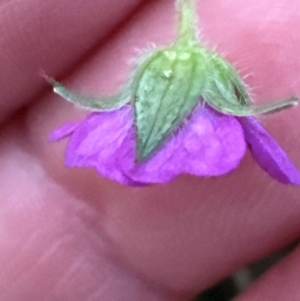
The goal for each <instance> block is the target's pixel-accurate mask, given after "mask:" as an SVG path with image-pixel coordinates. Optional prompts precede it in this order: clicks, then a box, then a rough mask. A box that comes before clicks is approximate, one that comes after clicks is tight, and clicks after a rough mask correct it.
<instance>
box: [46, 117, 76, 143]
mask: <svg viewBox="0 0 300 301" xmlns="http://www.w3.org/2000/svg"><path fill="white" fill-rule="evenodd" d="M79 124H80V123H78V122H76V123H75V122H70V123H66V124H64V125H63V126H62V127H60V128H58V129H56V130H54V131H53V132H52V133H51V134H50V135H49V137H48V139H49V140H50V141H52V142H56V141H59V140H61V139H63V138H66V137H67V136H70V135H71V134H72V133H73V132H74V131H75V130H76V128H77V127H78V125H79Z"/></svg>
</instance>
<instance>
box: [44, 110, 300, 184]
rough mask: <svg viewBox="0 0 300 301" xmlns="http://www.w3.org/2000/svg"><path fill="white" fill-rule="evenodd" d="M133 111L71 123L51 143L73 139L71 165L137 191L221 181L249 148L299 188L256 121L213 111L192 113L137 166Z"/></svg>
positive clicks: (298, 180)
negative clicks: (195, 180)
mask: <svg viewBox="0 0 300 301" xmlns="http://www.w3.org/2000/svg"><path fill="white" fill-rule="evenodd" d="M133 120H134V117H133V109H132V107H131V106H125V107H122V108H121V109H119V110H116V111H112V112H101V113H92V114H91V115H89V116H88V117H87V118H86V119H85V120H84V121H82V122H80V123H78V124H67V125H65V126H63V127H61V128H59V129H57V130H55V131H54V132H53V133H52V134H51V135H50V139H51V140H52V141H57V140H60V139H62V138H64V137H67V136H70V141H69V144H68V147H67V151H66V165H67V166H70V167H93V168H95V169H96V170H97V171H98V173H99V174H100V175H102V176H104V177H108V178H110V179H113V180H116V181H118V182H120V183H123V184H127V185H132V186H138V185H144V184H151V183H166V182H169V181H170V180H172V179H173V178H175V177H176V176H178V175H180V174H183V173H185V174H192V175H196V176H220V175H223V174H226V173H228V172H230V171H231V170H233V169H235V168H236V167H237V166H238V165H239V163H240V161H241V159H242V158H243V156H244V155H245V151H246V143H247V144H248V145H249V147H250V150H251V152H252V154H253V156H254V158H255V160H256V161H257V163H258V164H259V165H260V166H261V168H262V169H264V170H265V171H266V172H267V173H268V174H269V175H271V176H272V177H273V178H275V179H277V180H278V181H280V182H282V183H288V184H294V185H300V173H299V171H298V170H297V169H296V167H295V166H294V165H293V163H292V162H291V161H290V160H289V158H288V157H287V155H286V154H285V152H284V151H283V150H282V149H281V148H280V146H279V145H278V144H277V143H276V141H275V140H274V139H273V138H272V137H271V136H270V135H269V134H268V133H267V132H266V130H265V129H264V128H263V127H262V126H261V125H260V124H259V122H258V121H257V120H256V119H255V118H253V117H240V118H236V117H233V116H229V115H224V114H221V113H219V112H216V111H215V110H213V109H211V108H210V107H208V106H204V107H200V106H199V107H197V108H196V109H195V110H194V112H193V114H192V115H191V116H190V117H189V118H188V119H187V120H186V121H185V122H184V123H183V124H182V126H181V127H180V128H179V129H178V130H177V131H176V132H175V133H174V134H173V135H172V136H171V137H170V138H169V139H168V140H167V141H166V142H165V144H164V145H163V147H162V148H161V149H160V150H159V151H158V152H156V153H155V154H154V155H153V156H152V157H151V158H149V159H148V160H146V161H145V162H142V163H135V149H136V145H135V141H136V137H135V129H134V124H133Z"/></svg>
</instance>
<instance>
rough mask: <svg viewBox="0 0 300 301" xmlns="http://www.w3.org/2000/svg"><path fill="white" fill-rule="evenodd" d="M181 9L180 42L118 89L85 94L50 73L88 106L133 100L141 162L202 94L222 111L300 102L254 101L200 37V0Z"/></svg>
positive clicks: (182, 2) (247, 111) (186, 0)
mask: <svg viewBox="0 0 300 301" xmlns="http://www.w3.org/2000/svg"><path fill="white" fill-rule="evenodd" d="M176 9H177V12H178V19H179V22H178V38H177V40H176V41H175V43H174V44H173V45H171V46H169V47H166V48H164V49H159V50H155V51H153V52H152V53H151V54H150V55H148V56H147V57H146V58H143V59H142V60H141V62H140V63H139V64H138V66H137V67H136V70H135V72H134V75H133V77H132V78H131V79H130V80H129V81H128V83H127V84H126V85H125V87H124V88H123V89H122V90H121V91H120V92H119V93H118V94H116V95H113V96H110V97H87V96H82V95H78V94H76V93H74V92H71V91H69V90H68V89H66V88H65V87H64V86H63V85H61V84H60V83H58V82H56V81H55V80H53V79H51V78H49V77H47V78H46V79H47V80H48V81H49V82H50V83H51V84H52V85H53V86H54V91H55V92H56V93H58V94H59V95H61V96H62V97H64V98H65V99H67V100H68V101H71V102H73V103H74V104H76V105H79V106H81V107H83V108H85V109H88V110H92V111H111V110H117V109H119V108H120V107H122V106H124V105H125V104H127V103H131V104H132V106H133V108H134V113H135V117H134V122H135V128H136V162H142V161H144V160H146V159H147V158H149V157H150V156H151V155H153V154H154V153H155V152H156V151H157V150H158V149H159V148H160V147H161V146H162V145H163V143H164V142H165V141H166V140H167V139H168V138H169V137H170V136H171V135H172V134H173V133H174V132H175V131H176V130H177V129H178V128H179V127H180V125H181V124H182V123H183V121H184V120H185V119H186V118H187V116H188V115H189V114H191V112H192V111H193V109H194V108H195V106H196V105H197V104H199V103H200V101H202V99H203V100H204V101H205V102H207V103H208V104H209V105H210V106H211V107H213V108H214V109H216V110H217V111H220V112H222V113H224V114H229V115H234V116H251V115H259V114H267V113H272V112H276V111H279V110H282V109H285V108H288V107H291V106H295V105H297V104H298V100H297V99H296V98H290V99H288V100H285V101H279V102H275V103H271V104H265V105H254V104H252V103H251V101H250V97H249V94H248V92H247V86H246V84H245V83H244V81H243V80H242V79H241V77H240V76H239V74H238V73H237V71H236V70H235V69H234V67H233V66H232V65H231V64H230V63H228V62H227V61H226V60H224V59H223V58H222V57H220V56H219V55H218V54H217V53H215V52H213V51H211V50H209V49H206V48H204V47H203V46H202V45H201V44H200V42H199V41H198V39H197V21H196V10H195V1H194V0H177V1H176Z"/></svg>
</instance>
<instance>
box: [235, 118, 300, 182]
mask: <svg viewBox="0 0 300 301" xmlns="http://www.w3.org/2000/svg"><path fill="white" fill-rule="evenodd" d="M239 121H240V123H241V125H242V127H243V129H244V133H245V138H246V141H247V143H248V144H249V147H250V149H251V152H252V155H253V157H254V158H255V160H256V161H257V163H258V164H259V165H260V167H261V168H262V169H264V170H265V171H266V172H267V173H268V174H269V175H270V176H271V177H273V178H275V179H277V180H278V181H280V182H282V183H286V184H293V185H300V172H299V171H298V170H297V168H296V167H295V165H294V164H293V163H292V162H291V160H290V159H289V158H288V156H287V155H286V153H285V152H284V151H283V150H282V148H281V147H280V146H279V145H278V144H277V142H276V141H275V140H274V139H273V138H272V137H271V136H270V135H269V134H268V132H267V131H266V130H265V129H264V127H263V126H262V125H261V124H260V123H259V122H258V121H257V120H256V119H255V118H253V117H241V118H239Z"/></svg>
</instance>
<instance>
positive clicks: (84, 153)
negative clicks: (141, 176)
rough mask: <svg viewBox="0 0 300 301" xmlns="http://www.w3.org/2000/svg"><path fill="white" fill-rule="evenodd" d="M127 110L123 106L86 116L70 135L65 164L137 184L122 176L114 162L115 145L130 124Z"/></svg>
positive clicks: (122, 181) (129, 112)
mask: <svg viewBox="0 0 300 301" xmlns="http://www.w3.org/2000/svg"><path fill="white" fill-rule="evenodd" d="M131 113H132V111H131V109H130V108H129V107H128V106H126V107H123V108H122V109H119V110H117V111H112V112H103V113H94V114H91V115H89V116H88V117H87V118H86V119H85V120H84V121H83V122H82V123H81V124H80V125H79V126H78V127H77V128H76V130H75V131H74V133H73V135H72V136H71V139H70V141H69V145H68V148H67V153H66V164H67V166H71V167H82V166H86V167H94V168H96V169H97V171H98V172H99V173H100V174H101V175H102V176H104V177H109V178H111V179H113V180H116V181H118V182H120V183H124V184H128V185H136V184H138V183H134V182H133V181H132V180H130V179H129V178H128V177H127V176H126V175H124V174H123V172H122V171H121V170H120V168H119V166H118V163H117V162H116V158H117V153H118V151H119V148H120V146H121V145H122V144H123V140H124V139H125V137H126V135H127V133H128V130H129V128H131V127H132V119H133V116H131Z"/></svg>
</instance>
